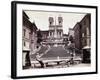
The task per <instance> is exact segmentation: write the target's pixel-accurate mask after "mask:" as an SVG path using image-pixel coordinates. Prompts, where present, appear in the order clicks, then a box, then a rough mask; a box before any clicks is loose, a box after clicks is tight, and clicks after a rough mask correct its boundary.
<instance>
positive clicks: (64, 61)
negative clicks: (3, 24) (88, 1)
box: [12, 1, 97, 78]
mask: <svg viewBox="0 0 100 80" xmlns="http://www.w3.org/2000/svg"><path fill="white" fill-rule="evenodd" d="M12 14H13V16H12V32H13V35H12V40H13V45H12V49H13V50H12V64H13V65H12V67H13V69H12V76H13V77H14V78H17V77H18V78H24V77H26V78H28V77H46V76H60V75H62V76H63V75H79V74H93V73H94V74H95V73H97V42H96V41H97V40H96V39H97V33H96V31H97V7H96V6H88V5H82V6H81V5H65V4H52V3H34V2H28V3H27V2H16V1H15V2H12Z"/></svg>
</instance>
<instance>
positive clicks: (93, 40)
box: [16, 4, 96, 77]
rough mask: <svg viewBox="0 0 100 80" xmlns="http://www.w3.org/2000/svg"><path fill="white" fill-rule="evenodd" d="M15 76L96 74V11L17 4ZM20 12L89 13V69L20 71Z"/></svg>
mask: <svg viewBox="0 0 100 80" xmlns="http://www.w3.org/2000/svg"><path fill="white" fill-rule="evenodd" d="M16 9H17V10H16V12H17V24H16V27H17V50H16V51H17V53H16V57H17V64H16V65H17V66H16V67H17V76H18V77H22V76H23V77H24V76H39V75H55V74H71V73H87V72H96V9H95V8H85V7H84V8H83V7H73V6H72V7H71V6H69V7H67V6H53V5H52V6H50V5H41V4H40V5H33V4H29V5H28V4H17V8H16ZM22 10H45V11H60V12H80V13H91V67H84V68H83V67H82V68H79V67H78V68H76V67H75V68H70V67H69V68H60V69H56V68H55V69H29V70H23V69H22V17H21V16H22ZM19 16H20V17H19Z"/></svg>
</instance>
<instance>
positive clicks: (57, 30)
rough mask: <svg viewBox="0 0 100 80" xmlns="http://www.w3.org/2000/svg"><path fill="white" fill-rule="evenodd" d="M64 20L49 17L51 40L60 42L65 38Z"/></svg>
mask: <svg viewBox="0 0 100 80" xmlns="http://www.w3.org/2000/svg"><path fill="white" fill-rule="evenodd" d="M62 23H63V18H62V17H58V18H57V19H56V18H53V17H49V39H51V40H59V39H61V38H62V37H63V24H62Z"/></svg>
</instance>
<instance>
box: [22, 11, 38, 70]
mask: <svg viewBox="0 0 100 80" xmlns="http://www.w3.org/2000/svg"><path fill="white" fill-rule="evenodd" d="M36 30H37V27H36V25H35V23H31V22H30V21H29V17H28V16H27V15H26V13H25V12H23V27H22V56H23V57H22V59H23V68H24V67H25V66H30V65H31V64H30V56H29V55H30V54H32V53H33V51H34V50H35V48H36V44H37V43H36V41H37V38H36Z"/></svg>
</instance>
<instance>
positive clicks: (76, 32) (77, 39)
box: [73, 22, 82, 50]
mask: <svg viewBox="0 0 100 80" xmlns="http://www.w3.org/2000/svg"><path fill="white" fill-rule="evenodd" d="M73 30H74V43H75V48H76V49H78V50H81V48H82V45H81V26H80V23H79V22H78V23H77V24H76V25H75V26H74V28H73Z"/></svg>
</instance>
